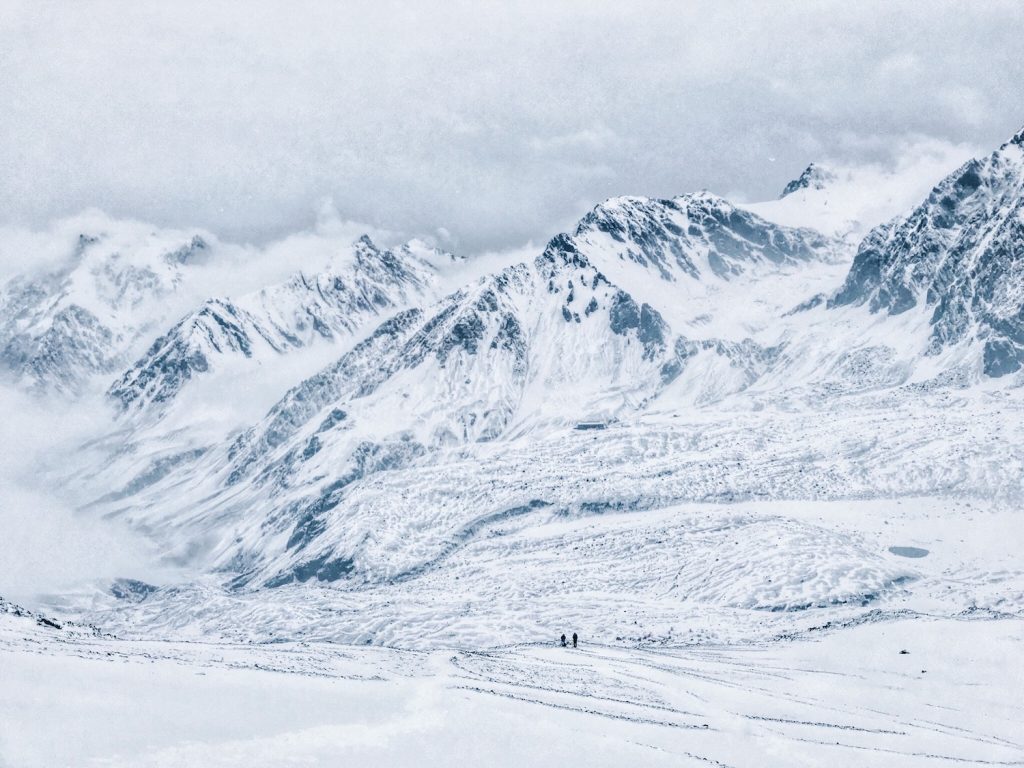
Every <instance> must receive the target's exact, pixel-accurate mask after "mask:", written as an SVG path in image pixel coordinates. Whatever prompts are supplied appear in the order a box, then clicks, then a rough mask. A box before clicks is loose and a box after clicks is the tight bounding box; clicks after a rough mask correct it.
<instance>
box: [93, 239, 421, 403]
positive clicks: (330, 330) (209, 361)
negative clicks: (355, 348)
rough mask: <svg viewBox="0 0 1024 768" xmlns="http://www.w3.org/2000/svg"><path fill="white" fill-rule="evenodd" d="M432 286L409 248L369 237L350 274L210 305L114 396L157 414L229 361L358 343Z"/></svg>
mask: <svg viewBox="0 0 1024 768" xmlns="http://www.w3.org/2000/svg"><path fill="white" fill-rule="evenodd" d="M433 279H434V270H433V268H432V267H431V266H430V265H429V264H428V263H427V262H425V261H423V260H421V259H420V258H419V257H418V256H416V255H415V254H414V253H413V252H412V251H411V250H410V248H409V246H403V247H402V248H401V249H397V250H395V251H388V250H384V251H382V250H380V249H379V248H377V246H375V245H374V244H373V242H372V241H371V240H370V239H369V238H368V237H365V236H364V237H363V238H362V239H360V240H359V241H358V242H357V243H356V244H355V246H354V262H353V264H352V265H351V266H350V267H348V268H347V269H345V270H342V271H338V272H334V273H321V274H315V275H306V274H302V273H300V274H297V275H295V276H294V277H293V278H291V279H290V280H289V281H288V282H286V283H284V284H282V285H278V286H274V287H272V288H266V289H263V290H261V291H259V292H257V293H255V294H251V295H247V296H242V297H239V298H238V299H235V300H231V299H210V300H209V301H207V302H206V303H205V304H204V305H203V306H202V307H201V308H200V309H198V310H197V311H195V312H193V313H192V314H190V315H188V316H187V317H185V318H184V319H183V320H181V321H180V322H179V323H177V325H175V326H174V328H172V329H171V330H170V332H168V333H167V334H166V335H164V336H161V337H160V338H159V339H157V340H156V342H154V343H153V345H152V347H151V348H150V349H149V351H148V352H147V353H146V354H145V356H144V357H143V358H142V359H141V360H139V361H138V362H137V363H136V364H135V365H134V366H132V368H130V369H129V370H128V371H126V372H125V373H124V374H123V375H122V376H121V378H120V379H119V380H118V381H117V382H116V383H115V384H114V385H113V386H112V387H111V388H110V391H109V395H110V397H112V398H114V399H115V400H116V401H117V402H118V404H119V406H120V407H121V408H122V409H129V408H131V409H136V410H138V409H143V408H147V407H153V408H157V407H159V406H161V405H163V404H165V403H166V402H167V401H170V400H172V399H173V398H175V397H177V395H178V394H179V393H180V391H181V389H182V387H184V386H185V385H186V383H187V382H188V381H189V380H190V379H192V378H194V377H196V376H199V375H202V374H206V373H208V372H210V370H211V368H216V367H217V366H218V364H221V365H222V364H223V360H224V358H225V357H228V356H234V357H244V358H255V359H256V360H258V361H260V362H264V361H268V358H272V357H273V356H275V355H281V354H284V353H286V352H288V351H290V350H293V349H297V348H302V347H305V346H308V345H310V344H311V343H313V342H314V341H315V340H317V339H327V340H330V339H332V338H334V337H335V336H339V335H341V336H351V335H352V334H353V333H355V332H356V331H357V330H358V329H359V328H360V327H361V326H362V325H365V324H366V323H368V322H369V321H370V320H371V319H374V318H379V317H380V316H381V315H383V314H386V313H388V312H393V311H395V310H396V309H399V308H402V307H405V306H408V305H410V304H414V303H417V302H418V301H420V300H422V299H423V298H424V297H425V293H426V291H427V289H428V287H429V286H430V284H431V282H432V280H433ZM270 364H272V362H270Z"/></svg>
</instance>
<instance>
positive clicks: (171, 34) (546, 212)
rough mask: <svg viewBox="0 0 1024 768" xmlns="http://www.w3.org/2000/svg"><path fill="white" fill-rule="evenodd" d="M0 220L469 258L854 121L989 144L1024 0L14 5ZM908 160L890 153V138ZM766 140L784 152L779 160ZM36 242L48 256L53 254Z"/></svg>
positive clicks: (1023, 75)
mask: <svg viewBox="0 0 1024 768" xmlns="http://www.w3.org/2000/svg"><path fill="white" fill-rule="evenodd" d="M3 15H4V21H3V23H2V24H0V51H2V53H0V103H2V104H3V105H4V109H3V110H0V135H2V136H4V140H3V141H2V142H0V223H4V222H6V223H7V224H11V225H18V226H22V227H28V228H29V229H36V230H38V229H41V228H43V227H45V225H46V222H48V221H50V220H51V219H53V218H57V217H62V216H67V215H69V214H73V213H75V212H77V211H79V210H81V209H83V208H87V207H93V206H95V207H99V208H102V209H104V210H107V211H109V212H110V213H111V215H113V216H117V217H122V218H125V217H127V218H137V219H141V220H145V221H152V222H154V223H156V224H158V225H160V226H164V227H178V228H185V227H201V228H205V229H208V230H210V231H212V232H215V233H217V234H218V235H219V236H221V237H222V238H223V239H225V240H227V241H234V242H243V243H244V242H255V243H265V242H268V241H270V240H275V239H280V238H282V237H284V236H285V235H286V234H287V233H289V232H294V231H296V230H304V229H308V228H309V227H310V226H311V221H312V218H311V214H310V211H311V210H313V209H315V207H316V206H317V204H318V201H320V200H321V199H324V198H330V199H331V200H333V204H334V206H335V208H336V209H337V211H338V220H339V221H342V222H344V221H361V222H366V223H367V224H368V225H369V226H371V227H374V228H379V229H382V230H388V231H392V232H396V233H401V234H402V235H403V236H412V235H416V234H420V233H429V232H434V231H435V230H436V229H437V228H439V227H443V228H445V229H446V230H448V231H449V232H450V233H451V235H452V241H453V242H458V243H459V245H460V247H461V248H463V249H465V250H466V251H468V252H472V251H477V250H487V249H499V248H503V247H509V246H513V245H515V244H518V243H522V242H525V241H527V240H528V239H533V240H535V241H543V240H544V239H546V238H547V237H549V236H550V235H551V234H553V232H554V228H555V227H556V226H557V224H558V222H562V221H566V220H572V219H573V218H575V217H576V216H578V215H580V214H581V213H582V212H583V211H584V210H586V208H587V207H589V206H591V205H593V204H594V203H595V202H598V201H600V200H601V199H603V198H605V197H608V196H611V195H617V194H650V195H658V196H671V195H675V194H680V193H684V192H687V191H691V190H694V189H700V188H709V189H717V190H726V189H735V190H739V191H741V192H742V193H743V194H744V196H745V197H747V198H749V199H757V198H765V197H770V196H772V195H773V194H774V193H775V191H776V190H777V188H778V187H779V186H780V185H781V184H783V183H785V181H786V180H787V178H788V174H789V173H790V170H789V169H792V168H800V167H803V166H804V165H806V163H807V162H809V161H810V160H814V159H820V158H821V157H825V156H834V155H837V154H842V155H843V159H844V160H848V161H850V162H874V161H880V160H883V159H884V157H883V156H882V155H883V153H882V152H880V151H877V150H872V151H871V152H870V153H869V154H866V155H856V154H855V153H854V152H853V151H850V152H849V154H848V155H847V154H843V152H842V151H841V150H842V147H843V146H846V147H852V146H853V144H852V143H850V142H846V143H845V145H844V142H843V136H844V135H852V136H855V137H858V138H860V139H865V138H867V137H871V136H878V137H882V139H883V140H884V141H886V142H889V143H890V145H891V144H892V143H894V142H897V141H900V140H902V139H903V138H905V137H907V136H922V135H923V136H930V137H933V138H935V139H938V140H944V141H949V142H953V143H960V142H969V143H972V144H975V145H978V146H982V147H993V146H995V145H998V144H999V143H1000V142H1001V141H1003V140H1005V139H1006V138H1007V137H1008V136H1010V135H1011V134H1012V133H1013V132H1015V131H1016V130H1017V129H1018V128H1019V127H1020V125H1021V124H1022V123H1024V116H1022V114H1021V112H1020V106H1019V105H1020V104H1022V103H1024V59H1022V57H1020V56H1019V40H1020V39H1021V37H1022V36H1024V7H1022V6H1021V5H1020V4H1019V3H1015V2H991V3H984V4H981V3H976V4H966V5H965V4H963V3H959V2H953V1H952V0H946V1H945V2H936V3H929V4H927V5H920V4H919V5H913V4H891V3H888V2H881V0H865V2H862V3H856V4H837V3H825V2H808V3H800V4H788V5H785V6H779V5H777V4H763V3H754V2H737V3H728V4H723V3H718V2H693V3H685V4H682V3H675V4H672V3H665V2H659V1H657V0H638V2H637V3H629V4H622V3H610V2H582V0H572V1H570V2H564V3H555V4H552V3H543V2H540V0H527V1H525V2H521V3H514V4H495V3H476V2H470V1H469V0H452V1H451V2H446V3H430V2H424V3H400V2H391V1H389V0H382V1H379V2H370V1H369V0H353V1H352V2H347V3H344V4H339V3H336V2H329V1H328V0H311V1H310V2H307V3H303V4H302V6H301V10H300V9H296V8H295V6H294V4H291V3H286V2H284V1H283V0H274V1H268V0H261V1H260V2H253V3H249V4H246V5H245V7H244V8H243V7H241V6H239V5H237V4H231V3H221V4H218V3H209V2H200V0H180V2H176V3H129V2H114V1H112V0H108V1H107V2H102V1H98V2H95V3H89V4H66V3H65V4H51V3H45V2H39V3H37V2H20V3H19V2H13V1H12V0H7V3H6V4H5V12H4V14H3ZM890 155H891V153H890ZM768 158H775V159H776V162H775V163H772V162H771V161H770V160H769V159H768ZM32 258H34V256H33V257H32Z"/></svg>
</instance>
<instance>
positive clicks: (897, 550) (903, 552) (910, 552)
mask: <svg viewBox="0 0 1024 768" xmlns="http://www.w3.org/2000/svg"><path fill="white" fill-rule="evenodd" d="M889 551H890V552H892V553H893V554H894V555H899V556H900V557H927V556H928V550H927V549H921V548H920V547H889Z"/></svg>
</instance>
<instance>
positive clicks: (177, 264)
mask: <svg viewBox="0 0 1024 768" xmlns="http://www.w3.org/2000/svg"><path fill="white" fill-rule="evenodd" d="M209 251H210V244H209V242H208V237H204V236H203V235H200V234H189V233H179V232H163V231H157V232H154V231H152V230H139V229H138V228H137V227H121V228H111V229H107V228H100V229H97V230H95V231H90V232H89V233H82V234H79V235H78V237H77V239H76V241H75V243H74V245H73V246H71V249H70V253H68V255H67V257H66V258H65V259H64V260H63V263H61V264H59V265H57V266H55V267H52V268H50V269H48V270H46V271H44V273H43V274H34V275H19V276H16V277H14V278H12V279H11V280H9V281H8V282H7V284H6V285H4V286H3V287H2V289H0V366H2V367H3V369H4V371H5V373H6V374H7V375H8V377H10V378H11V379H13V380H14V381H16V382H17V383H18V384H19V385H20V386H23V387H25V388H28V389H32V390H36V391H45V390H49V389H54V390H57V391H61V392H65V393H74V392H79V391H81V390H82V388H83V387H85V386H86V385H87V384H88V383H89V382H90V381H92V380H94V379H95V378H96V377H102V376H105V375H109V374H112V373H113V372H114V371H115V370H117V368H118V367H120V366H121V365H123V364H124V363H125V359H126V357H127V356H128V355H129V354H130V353H131V352H132V350H133V347H134V346H135V345H136V344H137V343H138V342H139V340H140V339H145V338H146V337H147V336H148V334H151V333H157V332H159V329H160V328H161V327H162V326H163V325H164V323H166V321H167V320H169V319H171V318H170V317H169V313H173V311H174V307H175V305H176V302H175V301H174V300H173V297H174V295H175V294H176V293H178V292H180V291H181V289H182V288H183V284H184V283H186V282H187V280H188V273H189V272H190V271H191V270H193V269H194V267H195V265H196V264H198V263H202V262H203V261H204V260H206V259H207V258H208V256H209Z"/></svg>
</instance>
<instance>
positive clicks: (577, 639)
mask: <svg viewBox="0 0 1024 768" xmlns="http://www.w3.org/2000/svg"><path fill="white" fill-rule="evenodd" d="M578 642H579V637H577V636H576V633H575V632H573V633H572V647H573V648H575V647H576V644H577V643H578ZM562 647H563V648H567V647H568V646H567V645H566V643H565V633H564V632H563V633H562Z"/></svg>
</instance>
